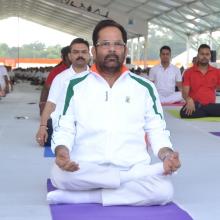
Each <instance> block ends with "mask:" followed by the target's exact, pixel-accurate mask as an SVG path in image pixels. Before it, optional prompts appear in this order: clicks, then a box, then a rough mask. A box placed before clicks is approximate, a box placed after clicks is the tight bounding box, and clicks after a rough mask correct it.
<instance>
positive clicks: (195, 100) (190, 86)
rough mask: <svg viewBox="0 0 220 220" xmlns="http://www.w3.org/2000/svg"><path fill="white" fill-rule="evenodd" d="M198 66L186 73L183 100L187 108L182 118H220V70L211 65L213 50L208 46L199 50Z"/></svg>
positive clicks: (183, 110)
mask: <svg viewBox="0 0 220 220" xmlns="http://www.w3.org/2000/svg"><path fill="white" fill-rule="evenodd" d="M197 58H198V60H197V65H193V67H191V68H189V69H188V70H186V71H185V73H184V76H183V90H182V93H183V98H184V99H185V101H186V104H185V106H183V108H182V109H181V110H180V116H181V118H200V117H208V116H212V117H214V116H220V103H215V102H216V89H218V88H219V87H220V70H219V69H217V68H215V67H212V66H210V65H209V61H210V58H211V50H210V47H209V46H208V45H207V44H201V45H200V47H199V49H198V57H197Z"/></svg>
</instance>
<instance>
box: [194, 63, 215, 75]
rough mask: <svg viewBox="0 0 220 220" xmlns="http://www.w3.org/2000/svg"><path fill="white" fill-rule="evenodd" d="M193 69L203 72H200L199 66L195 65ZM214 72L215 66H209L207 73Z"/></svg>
mask: <svg viewBox="0 0 220 220" xmlns="http://www.w3.org/2000/svg"><path fill="white" fill-rule="evenodd" d="M193 69H194V71H198V72H201V71H200V70H199V67H198V65H193ZM212 70H215V67H213V66H211V65H208V69H207V73H208V72H210V71H212Z"/></svg>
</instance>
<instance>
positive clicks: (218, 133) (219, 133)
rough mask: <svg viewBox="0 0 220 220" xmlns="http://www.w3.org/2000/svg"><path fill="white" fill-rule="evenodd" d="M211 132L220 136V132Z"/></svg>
mask: <svg viewBox="0 0 220 220" xmlns="http://www.w3.org/2000/svg"><path fill="white" fill-rule="evenodd" d="M209 133H211V134H213V135H215V136H219V137H220V132H209Z"/></svg>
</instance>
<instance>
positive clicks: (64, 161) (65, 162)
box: [55, 145, 79, 172]
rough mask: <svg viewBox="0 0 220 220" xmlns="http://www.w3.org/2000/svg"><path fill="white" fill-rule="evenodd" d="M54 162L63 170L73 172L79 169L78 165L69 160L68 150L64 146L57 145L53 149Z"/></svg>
mask: <svg viewBox="0 0 220 220" xmlns="http://www.w3.org/2000/svg"><path fill="white" fill-rule="evenodd" d="M55 155H56V164H57V166H58V167H59V168H60V169H62V170H65V171H69V172H74V171H77V170H79V165H78V164H77V163H75V162H74V161H71V160H70V155H69V150H68V149H67V148H66V147H65V146H61V145H60V146H57V147H56V150H55Z"/></svg>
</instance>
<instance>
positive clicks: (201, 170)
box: [0, 83, 220, 220]
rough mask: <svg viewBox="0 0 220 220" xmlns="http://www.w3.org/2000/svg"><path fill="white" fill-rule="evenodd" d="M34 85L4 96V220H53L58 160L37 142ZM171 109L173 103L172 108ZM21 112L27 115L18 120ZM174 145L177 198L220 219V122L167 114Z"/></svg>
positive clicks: (0, 122) (0, 214)
mask: <svg viewBox="0 0 220 220" xmlns="http://www.w3.org/2000/svg"><path fill="white" fill-rule="evenodd" d="M35 88H36V87H35V86H30V85H29V84H28V83H22V84H18V85H17V86H16V87H15V91H14V92H13V93H11V94H9V95H8V96H7V97H6V98H3V99H2V100H0V152H1V163H0V164H1V166H0V173H1V181H0V219H1V220H50V219H51V217H50V212H49V208H48V205H47V203H46V201H45V195H46V187H45V183H46V179H47V177H48V176H49V174H50V166H51V163H52V159H48V158H47V159H45V158H43V152H42V149H41V148H39V147H38V146H37V144H36V143H35V133H36V130H37V127H38V120H39V116H38V105H37V104H33V105H29V104H27V103H29V102H36V103H37V102H38V100H39V90H35ZM166 108H168V107H166ZM15 116H27V117H28V119H27V120H22V119H20V120H17V119H15ZM165 118H166V121H167V126H168V129H169V130H170V131H171V139H172V142H173V145H174V147H175V148H176V149H177V150H178V151H179V152H180V155H181V160H182V168H181V170H180V171H179V172H178V174H177V175H175V176H173V182H174V187H175V202H176V203H178V204H180V205H181V206H182V207H183V208H184V209H186V210H187V211H188V212H189V213H190V214H191V215H192V216H193V217H194V219H195V220H219V218H220V209H219V207H220V189H219V186H220V176H219V175H220V137H215V136H214V135H211V134H209V133H208V132H209V131H219V132H220V123H214V122H212V123H210V122H197V121H193V122H188V121H185V120H181V119H176V118H173V117H172V116H170V115H169V114H167V113H166V112H165Z"/></svg>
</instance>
